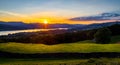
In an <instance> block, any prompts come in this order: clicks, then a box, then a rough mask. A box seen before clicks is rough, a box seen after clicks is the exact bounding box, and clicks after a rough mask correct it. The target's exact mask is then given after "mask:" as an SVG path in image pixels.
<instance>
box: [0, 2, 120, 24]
mask: <svg viewBox="0 0 120 65" xmlns="http://www.w3.org/2000/svg"><path fill="white" fill-rule="evenodd" d="M119 3H120V0H0V20H1V21H23V22H26V23H33V22H40V23H42V21H43V20H44V19H46V20H48V21H49V23H70V24H71V23H73V24H74V23H75V24H77V23H83V24H86V23H93V22H84V21H80V22H78V21H68V20H67V19H69V18H73V17H80V16H89V15H95V14H100V13H105V12H119V13H120V11H119V10H120V7H119V5H120V4H119Z"/></svg>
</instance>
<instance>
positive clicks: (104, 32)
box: [94, 28, 111, 44]
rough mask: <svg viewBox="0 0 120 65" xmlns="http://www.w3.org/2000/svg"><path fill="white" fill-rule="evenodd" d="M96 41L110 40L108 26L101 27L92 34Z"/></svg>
mask: <svg viewBox="0 0 120 65" xmlns="http://www.w3.org/2000/svg"><path fill="white" fill-rule="evenodd" d="M94 39H95V42H96V43H102V44H107V43H109V42H110V41H111V31H110V30H109V29H108V28H101V29H99V30H98V31H97V32H96V33H95V34H94Z"/></svg>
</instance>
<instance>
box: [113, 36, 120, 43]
mask: <svg viewBox="0 0 120 65" xmlns="http://www.w3.org/2000/svg"><path fill="white" fill-rule="evenodd" d="M111 39H112V41H111V43H120V36H113V37H112V38H111Z"/></svg>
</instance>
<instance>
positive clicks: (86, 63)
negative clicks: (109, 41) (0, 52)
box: [0, 58, 120, 65]
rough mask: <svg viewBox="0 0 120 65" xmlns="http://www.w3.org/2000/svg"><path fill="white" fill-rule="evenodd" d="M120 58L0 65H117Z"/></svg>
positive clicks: (5, 62) (4, 62)
mask: <svg viewBox="0 0 120 65" xmlns="http://www.w3.org/2000/svg"><path fill="white" fill-rule="evenodd" d="M119 64H120V58H90V59H55V60H40V59H0V65H119Z"/></svg>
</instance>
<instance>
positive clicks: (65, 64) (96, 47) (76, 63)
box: [0, 36, 120, 65]
mask: <svg viewBox="0 0 120 65" xmlns="http://www.w3.org/2000/svg"><path fill="white" fill-rule="evenodd" d="M119 42H120V36H115V37H112V41H111V43H110V44H96V43H94V42H92V41H90V40H86V41H81V42H76V43H69V44H67V43H66V44H58V45H44V44H32V43H30V44H23V43H14V42H9V43H0V51H7V52H13V53H24V54H26V53H29V54H34V53H64V52H70V53H74V52H77V53H90V52H120V44H119ZM0 65H120V58H91V59H32V58H31V59H11V58H0Z"/></svg>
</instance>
